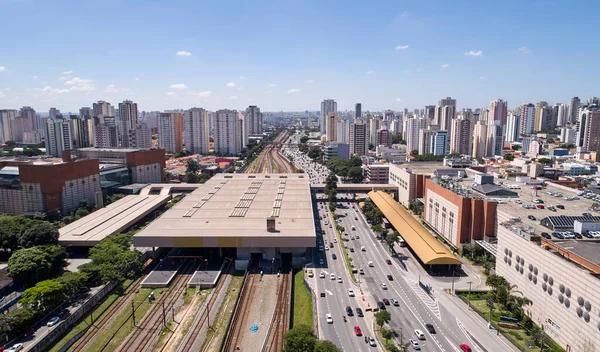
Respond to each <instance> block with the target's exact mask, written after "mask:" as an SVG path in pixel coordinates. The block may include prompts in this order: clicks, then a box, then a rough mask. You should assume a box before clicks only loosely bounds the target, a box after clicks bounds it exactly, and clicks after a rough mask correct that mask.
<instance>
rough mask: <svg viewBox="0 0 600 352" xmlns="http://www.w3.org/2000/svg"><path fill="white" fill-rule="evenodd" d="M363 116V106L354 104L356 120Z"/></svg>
mask: <svg viewBox="0 0 600 352" xmlns="http://www.w3.org/2000/svg"><path fill="white" fill-rule="evenodd" d="M361 116H362V104H361V103H356V104H354V118H359V117H361Z"/></svg>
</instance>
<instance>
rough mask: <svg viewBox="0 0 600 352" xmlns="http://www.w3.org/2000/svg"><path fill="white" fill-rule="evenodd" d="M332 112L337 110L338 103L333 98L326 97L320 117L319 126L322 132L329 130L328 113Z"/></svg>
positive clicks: (322, 103)
mask: <svg viewBox="0 0 600 352" xmlns="http://www.w3.org/2000/svg"><path fill="white" fill-rule="evenodd" d="M330 112H337V103H336V102H335V100H333V99H325V100H323V101H322V102H321V116H320V117H319V128H320V131H321V134H325V133H326V132H327V131H326V129H327V122H326V119H327V114H328V113H330Z"/></svg>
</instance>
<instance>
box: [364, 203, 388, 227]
mask: <svg viewBox="0 0 600 352" xmlns="http://www.w3.org/2000/svg"><path fill="white" fill-rule="evenodd" d="M362 210H363V213H364V214H365V217H366V218H367V220H369V221H370V223H371V225H373V226H375V225H381V223H382V222H383V220H382V219H383V213H382V212H381V210H379V208H377V206H376V205H375V203H373V201H372V200H371V199H367V200H366V201H365V203H364V205H363V208H362ZM378 232H382V231H378Z"/></svg>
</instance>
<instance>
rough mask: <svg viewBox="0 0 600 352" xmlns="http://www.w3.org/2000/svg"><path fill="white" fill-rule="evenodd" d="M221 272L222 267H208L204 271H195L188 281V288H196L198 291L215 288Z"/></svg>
mask: <svg viewBox="0 0 600 352" xmlns="http://www.w3.org/2000/svg"><path fill="white" fill-rule="evenodd" d="M222 270H223V266H222V265H220V266H219V265H209V266H208V268H206V270H196V271H195V272H194V274H193V275H192V277H191V278H190V281H188V284H187V285H188V287H198V286H200V289H201V290H202V289H205V288H210V287H215V285H216V284H217V281H218V280H219V277H220V276H221V271H222Z"/></svg>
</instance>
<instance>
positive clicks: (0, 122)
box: [0, 110, 17, 143]
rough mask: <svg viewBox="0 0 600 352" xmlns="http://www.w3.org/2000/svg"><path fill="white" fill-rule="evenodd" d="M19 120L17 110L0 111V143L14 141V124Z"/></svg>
mask: <svg viewBox="0 0 600 352" xmlns="http://www.w3.org/2000/svg"><path fill="white" fill-rule="evenodd" d="M16 118H17V110H0V142H1V143H6V142H8V141H12V140H14V138H13V135H12V132H13V129H12V126H11V125H12V122H13V121H14V120H15V119H16Z"/></svg>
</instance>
